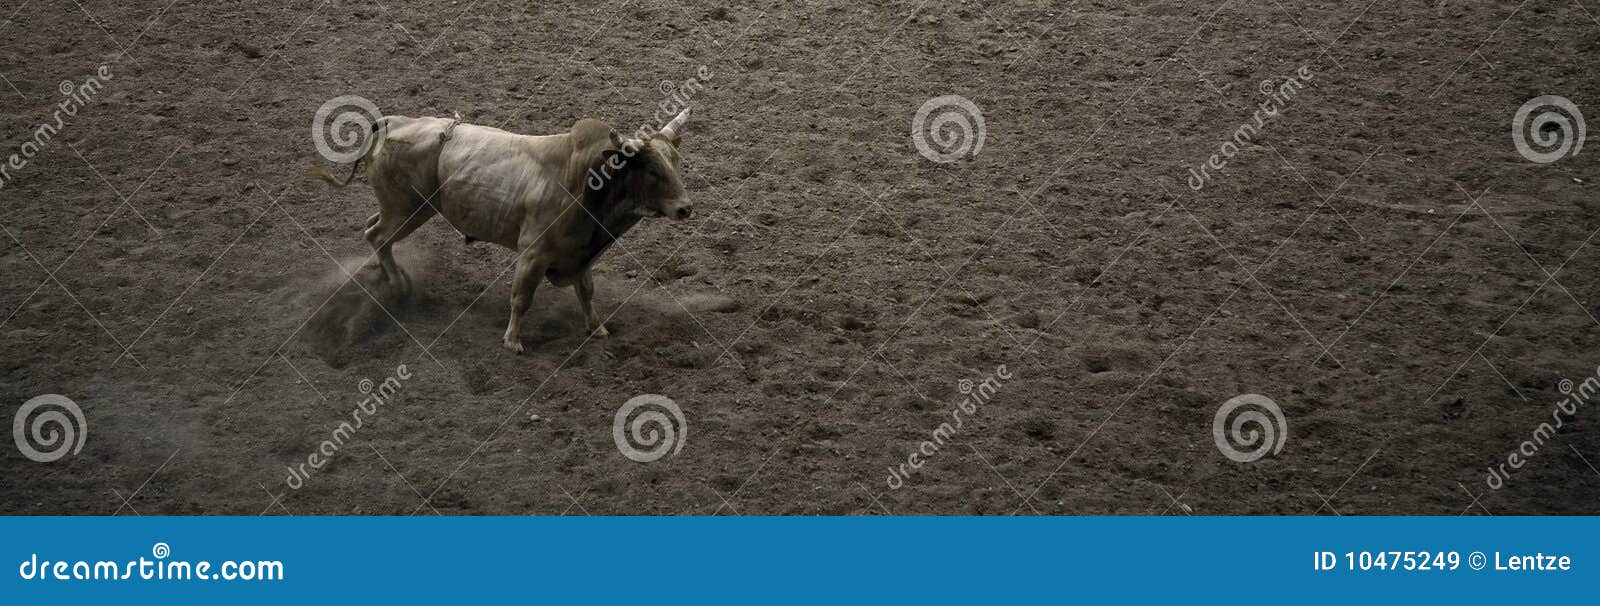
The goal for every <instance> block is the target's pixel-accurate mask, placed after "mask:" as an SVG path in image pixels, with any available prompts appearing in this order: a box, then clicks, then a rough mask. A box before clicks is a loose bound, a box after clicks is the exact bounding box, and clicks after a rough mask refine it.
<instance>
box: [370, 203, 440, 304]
mask: <svg viewBox="0 0 1600 606" xmlns="http://www.w3.org/2000/svg"><path fill="white" fill-rule="evenodd" d="M378 196H379V206H380V209H381V210H379V211H378V213H377V214H376V215H373V216H374V217H375V218H376V221H374V220H373V219H368V220H367V230H366V236H367V243H368V244H371V245H372V249H373V250H374V251H376V252H377V253H378V267H379V268H380V269H382V271H383V278H384V280H385V281H388V282H389V283H391V284H397V285H399V286H401V287H402V288H405V289H409V288H410V287H411V284H410V280H408V279H407V278H406V275H405V272H404V271H402V270H401V269H400V264H399V263H397V262H396V261H395V260H394V245H395V243H397V242H399V241H401V240H403V239H405V237H406V236H409V235H411V232H413V231H416V230H417V228H418V227H422V224H423V223H427V222H428V219H432V218H433V215H435V214H437V213H438V211H436V210H434V208H433V206H432V205H430V204H428V203H427V202H426V201H423V200H407V201H406V202H409V203H408V204H392V203H389V202H391V200H386V199H384V198H385V196H384V193H383V192H382V191H379V193H378ZM401 209H404V213H403V214H402V212H401Z"/></svg>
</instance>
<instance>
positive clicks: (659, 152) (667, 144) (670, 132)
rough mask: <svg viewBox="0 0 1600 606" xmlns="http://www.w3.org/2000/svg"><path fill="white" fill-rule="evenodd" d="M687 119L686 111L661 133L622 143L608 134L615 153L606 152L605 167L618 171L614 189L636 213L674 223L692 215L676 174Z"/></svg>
mask: <svg viewBox="0 0 1600 606" xmlns="http://www.w3.org/2000/svg"><path fill="white" fill-rule="evenodd" d="M688 119H689V110H687V109H685V110H683V111H682V112H679V113H678V115H677V117H674V118H673V119H672V121H670V122H668V123H667V125H666V126H663V127H662V128H661V130H659V131H656V132H654V133H651V134H649V135H647V136H644V137H638V138H632V139H627V140H623V139H622V138H621V136H619V135H617V134H616V132H612V133H611V137H612V144H613V147H616V148H617V149H614V150H607V151H606V152H605V155H606V158H605V163H606V164H607V165H610V166H616V167H620V168H619V170H618V171H617V174H616V177H615V179H616V180H617V182H616V183H615V184H614V185H615V186H617V188H618V190H619V191H618V195H621V196H624V197H626V198H628V201H629V202H631V203H632V204H633V205H634V208H635V210H636V211H637V212H639V213H641V214H644V215H647V216H654V217H671V218H672V219H674V220H683V219H687V218H689V215H691V214H693V212H694V209H693V207H692V206H691V205H690V203H689V192H688V191H687V190H686V189H684V186H683V177H682V176H680V175H679V174H678V163H679V160H680V159H681V157H680V156H679V155H678V145H679V144H681V143H682V142H683V136H682V132H683V124H684V122H685V121H687V120H688Z"/></svg>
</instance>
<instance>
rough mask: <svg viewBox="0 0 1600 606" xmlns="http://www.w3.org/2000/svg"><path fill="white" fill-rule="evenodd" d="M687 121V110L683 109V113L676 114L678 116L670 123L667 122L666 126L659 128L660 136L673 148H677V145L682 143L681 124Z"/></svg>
mask: <svg viewBox="0 0 1600 606" xmlns="http://www.w3.org/2000/svg"><path fill="white" fill-rule="evenodd" d="M688 121H689V108H684V109H683V111H681V112H678V115H677V116H675V117H673V118H672V121H670V122H667V125H666V126H663V127H661V135H662V136H664V137H666V138H667V141H670V142H671V143H672V146H673V147H677V146H678V144H679V143H682V142H683V124H684V123H685V122H688Z"/></svg>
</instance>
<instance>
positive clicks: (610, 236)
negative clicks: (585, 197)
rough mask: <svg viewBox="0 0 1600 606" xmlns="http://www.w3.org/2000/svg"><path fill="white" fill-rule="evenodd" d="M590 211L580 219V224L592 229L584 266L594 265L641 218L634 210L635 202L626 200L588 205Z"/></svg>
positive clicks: (586, 207) (613, 200) (587, 208)
mask: <svg viewBox="0 0 1600 606" xmlns="http://www.w3.org/2000/svg"><path fill="white" fill-rule="evenodd" d="M585 209H586V210H587V211H588V212H587V213H586V214H585V215H583V216H582V217H580V218H579V222H580V224H586V225H589V226H590V227H591V231H590V234H589V242H588V244H587V246H585V248H586V249H587V250H586V252H587V254H586V255H585V257H587V258H586V259H585V261H584V265H585V266H587V265H589V264H590V263H593V262H594V260H595V259H596V258H598V257H599V256H600V254H601V253H603V252H605V250H606V249H607V248H610V247H611V243H612V242H615V241H616V240H617V239H618V238H621V237H622V234H624V233H627V231H628V230H629V229H631V228H633V226H634V224H636V223H638V222H639V219H640V218H641V217H640V216H639V214H638V213H636V212H634V210H633V202H632V201H631V200H625V199H611V200H605V201H604V202H603V203H600V204H593V205H586V206H585Z"/></svg>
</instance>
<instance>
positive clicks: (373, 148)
mask: <svg viewBox="0 0 1600 606" xmlns="http://www.w3.org/2000/svg"><path fill="white" fill-rule="evenodd" d="M688 117H689V111H688V110H687V109H685V110H683V111H682V112H680V113H679V114H678V115H677V116H676V117H674V118H673V119H672V120H671V121H670V122H668V123H667V124H666V125H665V126H663V127H662V128H661V129H660V130H658V131H655V132H649V131H648V130H641V131H640V132H639V133H636V136H633V137H629V138H627V139H624V138H623V137H622V136H621V135H619V134H617V132H616V131H615V130H613V129H611V128H610V127H608V126H607V125H606V124H604V123H602V122H600V121H597V120H591V119H587V118H586V119H582V120H579V121H577V122H576V123H574V124H573V125H572V128H571V129H570V130H569V131H568V132H565V133H561V134H556V135H543V136H532V135H519V134H516V133H511V132H507V131H504V130H500V129H498V128H492V127H487V126H478V125H474V124H466V123H461V122H460V121H458V120H450V119H443V118H408V117H404V116H386V117H384V118H381V119H379V120H378V122H377V123H375V124H374V126H373V136H372V142H371V145H370V146H369V148H368V150H367V152H366V153H365V154H364V155H363V156H362V157H361V158H357V160H356V162H355V164H354V165H353V166H351V169H350V176H349V177H347V178H345V179H344V180H343V181H339V180H337V179H335V178H334V177H333V176H332V175H330V174H328V172H327V170H326V169H323V168H322V167H320V166H317V167H315V168H313V170H312V174H313V176H315V177H317V178H319V179H321V180H323V181H326V182H328V183H330V184H332V185H333V186H335V187H346V186H348V185H349V184H350V182H351V181H352V180H353V179H354V178H355V175H356V172H357V171H358V170H359V167H360V165H361V162H362V160H365V161H366V164H367V180H368V181H369V182H370V183H371V184H372V189H373V191H374V192H375V193H376V194H377V198H378V212H376V213H373V214H372V216H371V217H369V218H368V219H367V227H366V232H365V234H366V239H367V243H368V244H370V245H372V248H373V250H374V251H376V253H377V258H378V266H379V268H380V272H381V274H382V277H383V279H385V280H388V281H392V282H393V283H396V284H400V285H402V286H403V287H405V288H409V284H410V279H409V278H408V277H407V276H406V274H405V273H404V271H403V270H401V269H400V266H399V265H398V264H397V263H396V262H395V258H394V253H393V251H392V249H393V247H394V245H395V243H397V242H399V241H400V240H402V239H404V238H405V237H406V236H408V235H410V234H411V232H413V231H415V230H416V229H417V228H418V227H421V226H422V224H424V223H426V222H427V221H428V220H429V219H432V218H433V216H434V215H444V218H445V220H446V221H449V222H450V224H451V225H453V226H455V228H456V229H457V230H458V231H460V232H461V233H462V234H463V235H465V237H466V239H467V241H468V242H469V243H470V242H472V241H474V240H481V241H484V242H493V243H495V244H499V245H501V246H504V247H506V248H509V249H511V250H513V251H516V255H517V257H516V265H515V270H516V274H515V276H514V279H513V281H512V286H511V318H510V320H509V321H508V322H507V324H506V332H505V335H504V337H503V338H502V339H501V342H502V344H503V345H504V346H505V347H506V349H509V350H511V351H513V352H515V353H519V354H520V353H522V351H523V346H522V340H521V335H522V316H523V315H524V314H525V313H527V311H528V306H529V304H530V303H531V302H532V301H533V295H534V292H535V290H536V289H537V288H538V286H539V284H540V282H541V281H543V280H544V279H548V280H550V282H551V283H552V284H554V285H556V286H563V287H564V286H572V287H574V290H575V291H576V294H577V296H578V305H579V306H580V307H581V308H582V310H583V315H584V318H585V320H586V321H587V323H588V328H589V330H590V331H592V333H593V334H594V336H597V337H605V336H607V334H608V331H607V330H606V327H605V325H604V324H603V323H602V322H601V320H600V317H599V315H597V314H596V313H595V311H594V279H593V277H592V276H591V275H590V268H591V267H593V265H594V263H595V261H596V260H597V259H599V257H600V255H601V254H602V253H604V252H605V251H606V249H607V248H609V247H610V246H611V244H612V243H613V242H615V241H616V240H617V239H618V238H620V237H622V235H623V234H625V233H627V231H628V230H629V229H631V228H632V227H633V226H634V225H635V224H637V223H638V222H639V221H640V220H642V219H645V218H648V217H670V218H672V219H674V220H680V221H681V220H684V219H688V218H689V216H690V214H692V207H691V205H690V202H689V197H688V193H687V191H686V190H685V189H684V184H683V178H682V177H681V176H680V175H679V170H678V166H679V162H680V160H681V156H680V155H679V153H678V147H679V145H680V144H681V143H682V130H683V125H684V122H685V121H686V120H688Z"/></svg>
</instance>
